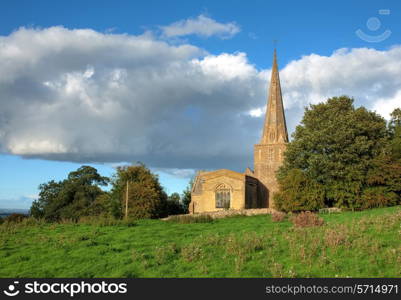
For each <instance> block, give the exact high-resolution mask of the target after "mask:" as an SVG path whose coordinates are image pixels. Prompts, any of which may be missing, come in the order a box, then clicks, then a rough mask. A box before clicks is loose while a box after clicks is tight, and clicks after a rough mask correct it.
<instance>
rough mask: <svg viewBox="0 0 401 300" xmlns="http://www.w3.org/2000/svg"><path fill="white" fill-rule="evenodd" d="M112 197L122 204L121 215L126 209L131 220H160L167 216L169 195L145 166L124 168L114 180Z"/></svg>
mask: <svg viewBox="0 0 401 300" xmlns="http://www.w3.org/2000/svg"><path fill="white" fill-rule="evenodd" d="M111 195H112V198H113V199H117V201H119V202H120V203H121V213H122V215H125V212H126V208H127V213H128V215H127V216H128V217H129V218H136V219H141V218H159V217H163V216H166V215H167V211H168V207H167V194H166V193H165V192H164V190H163V188H162V186H161V185H160V182H159V179H158V177H157V175H155V174H153V173H152V172H151V171H150V170H149V169H148V168H147V167H146V166H145V165H144V164H138V165H132V166H122V167H118V168H117V172H116V174H115V175H114V177H113V180H112V189H111Z"/></svg>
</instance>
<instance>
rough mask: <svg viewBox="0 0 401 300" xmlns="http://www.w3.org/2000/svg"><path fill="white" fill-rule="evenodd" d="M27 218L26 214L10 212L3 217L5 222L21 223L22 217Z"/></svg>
mask: <svg viewBox="0 0 401 300" xmlns="http://www.w3.org/2000/svg"><path fill="white" fill-rule="evenodd" d="M26 218H28V216H27V215H24V214H16V213H14V214H11V215H9V216H7V217H5V218H4V222H7V223H21V222H22V221H23V220H24V219H26Z"/></svg>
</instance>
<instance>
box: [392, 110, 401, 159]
mask: <svg viewBox="0 0 401 300" xmlns="http://www.w3.org/2000/svg"><path fill="white" fill-rule="evenodd" d="M389 136H390V151H391V156H392V157H393V158H394V159H395V160H401V109H400V108H396V109H394V111H393V112H392V113H391V119H390V122H389Z"/></svg>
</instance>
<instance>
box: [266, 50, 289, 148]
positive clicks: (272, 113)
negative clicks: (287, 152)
mask: <svg viewBox="0 0 401 300" xmlns="http://www.w3.org/2000/svg"><path fill="white" fill-rule="evenodd" d="M287 142H288V133H287V126H286V123H285V116H284V106H283V98H282V95H281V86H280V77H279V73H278V65H277V54H276V49H274V55H273V67H272V75H271V80H270V88H269V96H268V101H267V109H266V116H265V123H264V126H263V135H262V138H261V141H260V143H261V144H276V143H287Z"/></svg>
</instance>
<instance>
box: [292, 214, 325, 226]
mask: <svg viewBox="0 0 401 300" xmlns="http://www.w3.org/2000/svg"><path fill="white" fill-rule="evenodd" d="M291 221H292V223H293V224H294V226H295V227H312V226H322V225H323V224H324V220H323V219H322V218H320V217H319V216H318V215H316V214H314V213H312V212H310V211H306V212H301V213H299V214H296V215H294V216H293V217H292V218H291Z"/></svg>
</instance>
